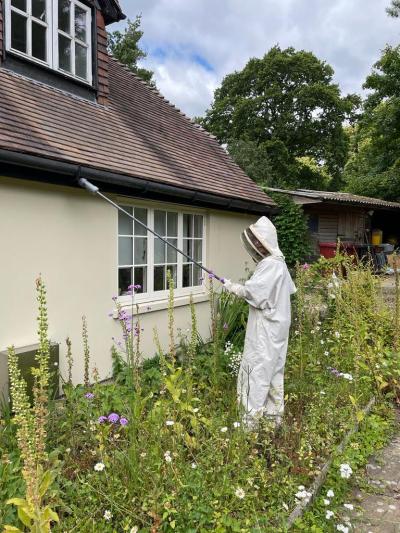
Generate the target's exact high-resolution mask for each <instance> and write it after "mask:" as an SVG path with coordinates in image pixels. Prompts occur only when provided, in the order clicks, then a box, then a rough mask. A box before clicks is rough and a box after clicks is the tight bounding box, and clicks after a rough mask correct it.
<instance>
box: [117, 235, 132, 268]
mask: <svg viewBox="0 0 400 533" xmlns="http://www.w3.org/2000/svg"><path fill="white" fill-rule="evenodd" d="M132 253H133V239H132V237H119V239H118V263H119V264H120V265H132V264H133V261H132V259H133V258H132Z"/></svg>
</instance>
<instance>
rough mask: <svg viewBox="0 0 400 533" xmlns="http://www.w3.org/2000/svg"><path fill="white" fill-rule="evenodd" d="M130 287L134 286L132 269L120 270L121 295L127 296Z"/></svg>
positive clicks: (119, 284) (119, 286)
mask: <svg viewBox="0 0 400 533" xmlns="http://www.w3.org/2000/svg"><path fill="white" fill-rule="evenodd" d="M129 285H132V269H131V268H120V269H119V270H118V290H119V294H120V295H121V294H126V293H127V292H128V287H129Z"/></svg>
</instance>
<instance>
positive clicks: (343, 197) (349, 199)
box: [267, 187, 400, 209]
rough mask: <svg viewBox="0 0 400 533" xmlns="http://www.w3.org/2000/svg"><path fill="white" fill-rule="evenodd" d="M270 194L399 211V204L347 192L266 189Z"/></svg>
mask: <svg viewBox="0 0 400 533" xmlns="http://www.w3.org/2000/svg"><path fill="white" fill-rule="evenodd" d="M267 190H269V191H271V192H273V191H274V192H282V193H285V194H290V195H291V196H297V197H304V198H310V199H315V200H320V201H322V202H324V201H325V202H344V203H348V204H353V205H361V206H366V207H382V208H385V207H386V208H388V209H400V203H397V202H387V201H385V200H381V199H380V198H370V197H369V196H359V195H357V194H351V193H349V192H331V191H313V190H311V189H296V190H293V191H289V190H286V189H274V188H272V187H268V189H267Z"/></svg>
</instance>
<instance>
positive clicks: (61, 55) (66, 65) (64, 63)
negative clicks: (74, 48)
mask: <svg viewBox="0 0 400 533" xmlns="http://www.w3.org/2000/svg"><path fill="white" fill-rule="evenodd" d="M58 61H59V67H60V69H61V70H65V71H67V72H71V40H70V39H68V38H67V37H64V35H59V36H58Z"/></svg>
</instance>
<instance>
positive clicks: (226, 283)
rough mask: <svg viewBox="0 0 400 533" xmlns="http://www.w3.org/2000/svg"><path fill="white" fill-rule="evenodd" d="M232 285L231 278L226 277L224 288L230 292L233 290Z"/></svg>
mask: <svg viewBox="0 0 400 533" xmlns="http://www.w3.org/2000/svg"><path fill="white" fill-rule="evenodd" d="M232 285H233V283H232V282H231V280H230V279H224V289H226V290H227V291H228V292H231V291H232Z"/></svg>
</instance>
